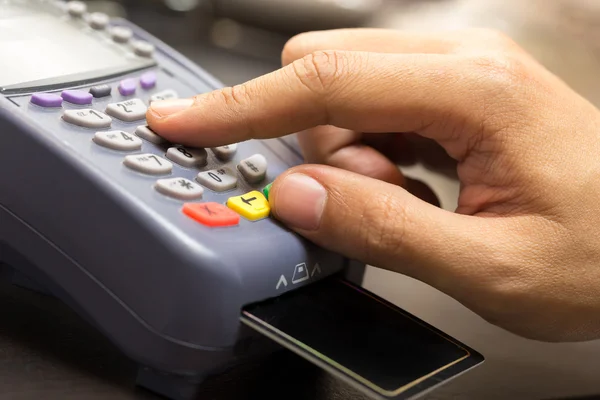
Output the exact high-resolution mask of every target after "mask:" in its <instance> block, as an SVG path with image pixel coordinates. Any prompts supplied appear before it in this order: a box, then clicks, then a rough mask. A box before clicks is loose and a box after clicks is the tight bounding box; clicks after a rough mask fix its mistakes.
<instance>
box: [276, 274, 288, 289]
mask: <svg viewBox="0 0 600 400" xmlns="http://www.w3.org/2000/svg"><path fill="white" fill-rule="evenodd" d="M281 284H283V286H285V287H287V285H288V283H287V280H286V279H285V276H284V275H281V278H279V282H277V286H276V287H275V290H278V289H279V287H280V286H281Z"/></svg>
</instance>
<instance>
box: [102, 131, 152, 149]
mask: <svg viewBox="0 0 600 400" xmlns="http://www.w3.org/2000/svg"><path fill="white" fill-rule="evenodd" d="M92 140H93V141H94V143H96V144H98V145H100V146H103V147H106V148H109V149H112V150H119V151H135V150H139V149H141V148H142V139H140V138H138V137H136V136H133V135H132V134H130V133H127V132H124V131H109V132H96V135H94V138H93V139H92Z"/></svg>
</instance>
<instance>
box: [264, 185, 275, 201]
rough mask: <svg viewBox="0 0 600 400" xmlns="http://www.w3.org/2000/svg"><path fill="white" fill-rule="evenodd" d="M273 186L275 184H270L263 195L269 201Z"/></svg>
mask: <svg viewBox="0 0 600 400" xmlns="http://www.w3.org/2000/svg"><path fill="white" fill-rule="evenodd" d="M272 186H273V182H271V183H269V184H268V185H267V186H265V187H264V188H263V194H264V195H265V198H266V199H267V200H269V194H270V193H271V187H272Z"/></svg>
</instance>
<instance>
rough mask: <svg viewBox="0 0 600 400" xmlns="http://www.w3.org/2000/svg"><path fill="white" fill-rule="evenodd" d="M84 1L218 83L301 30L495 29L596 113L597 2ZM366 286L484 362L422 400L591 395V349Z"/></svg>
mask: <svg viewBox="0 0 600 400" xmlns="http://www.w3.org/2000/svg"><path fill="white" fill-rule="evenodd" d="M88 5H89V8H90V9H93V10H97V11H103V12H107V13H109V14H111V15H115V16H123V17H125V18H128V19H130V20H131V21H133V22H134V23H136V24H138V25H140V26H141V27H143V28H145V29H146V30H148V31H149V32H151V33H153V34H154V35H156V36H157V37H159V38H160V39H162V40H163V41H165V42H167V43H168V44H169V45H171V46H173V47H175V48H176V49H178V50H179V51H181V52H182V53H184V54H185V55H187V56H188V57H189V58H191V59H192V60H194V61H195V62H196V63H198V64H200V65H201V66H202V67H204V68H205V69H206V70H208V71H209V72H210V73H212V74H213V75H214V76H216V77H217V78H218V79H220V80H221V81H222V82H223V83H224V84H226V85H233V84H237V83H241V82H244V81H246V80H249V79H252V78H254V77H256V76H259V75H262V74H264V73H267V72H270V71H272V70H274V69H276V68H278V67H279V66H280V53H281V49H282V48H283V46H284V44H285V42H286V41H287V40H288V39H289V38H290V37H291V36H293V35H294V34H296V33H299V32H302V31H308V30H319V29H332V28H341V27H382V28H389V29H416V30H429V31H433V30H443V29H456V28H462V27H488V28H495V29H498V30H501V31H503V32H505V33H506V34H508V35H509V36H511V37H512V38H513V39H514V40H516V41H517V42H518V43H520V44H521V45H522V46H523V47H524V48H525V49H527V50H528V51H529V52H531V53H532V54H533V55H534V56H535V57H537V58H538V60H540V61H541V62H542V63H543V64H544V65H545V66H546V67H547V68H548V69H550V70H551V71H553V72H554V73H556V74H557V75H559V76H560V77H561V78H563V79H564V80H565V81H566V82H567V83H568V84H570V85H571V86H572V87H573V88H574V89H575V90H576V91H578V92H579V93H580V94H581V95H583V96H585V97H586V98H588V99H589V100H590V101H592V102H593V103H594V104H596V105H600V78H599V77H598V72H599V71H600V0H121V1H100V0H96V1H94V0H91V1H88ZM405 172H406V173H407V174H408V175H412V176H415V177H417V178H420V179H422V180H424V181H426V182H427V183H429V184H430V185H431V186H432V187H433V188H434V190H435V191H436V193H437V194H438V195H439V196H440V198H441V200H442V206H443V207H444V208H447V209H454V207H455V206H456V198H457V193H458V185H457V184H456V182H455V181H454V180H452V179H451V178H448V177H447V176H445V175H440V174H437V173H436V172H435V171H431V170H428V169H427V168H426V167H424V166H421V165H416V166H413V167H410V168H406V169H405ZM365 286H366V287H367V288H369V289H371V290H373V291H374V292H376V293H377V294H379V295H381V296H383V297H385V298H387V299H388V300H390V301H392V302H394V303H396V304H398V305H399V306H401V307H403V308H405V309H406V310H408V311H410V312H412V313H414V314H416V315H418V316H419V317H421V318H423V319H424V320H426V321H427V322H429V323H431V324H433V325H435V326H436V327H438V328H440V329H442V330H444V331H446V332H448V333H449V334H451V335H454V336H455V337H457V338H458V339H460V340H463V341H465V342H466V343H468V344H469V345H471V346H473V347H474V348H476V349H477V350H479V351H481V352H482V353H483V354H484V355H485V356H486V357H487V362H486V363H485V364H484V366H483V367H481V368H478V369H476V370H474V371H473V372H472V373H469V374H466V375H464V376H462V377H460V378H459V379H457V380H455V381H454V382H452V383H451V384H449V385H447V386H445V387H443V388H442V389H440V390H439V391H435V392H433V393H431V394H430V395H428V396H427V397H426V398H427V399H435V398H444V399H449V398H461V399H462V398H468V399H554V398H556V399H558V398H572V397H576V396H584V395H600V343H599V342H591V343H578V344H545V343H537V342H533V341H529V340H525V339H522V338H518V337H515V336H514V335H511V334H509V333H507V332H504V331H503V330H501V329H499V328H496V327H494V326H491V325H489V324H487V323H486V322H484V321H483V320H481V319H480V318H479V317H477V316H476V315H474V314H473V313H471V312H470V311H468V310H466V309H465V308H464V307H462V306H461V305H460V304H458V303H456V302H455V301H454V300H452V299H450V298H448V297H447V296H445V295H443V294H442V293H439V292H437V291H436V290H434V289H432V288H430V287H427V286H426V285H423V284H421V283H420V282H416V281H414V280H411V279H408V278H406V277H402V276H398V275H395V274H391V273H388V272H384V271H380V270H377V269H375V268H370V269H369V271H368V274H367V278H366V282H365ZM599 398H600V397H599Z"/></svg>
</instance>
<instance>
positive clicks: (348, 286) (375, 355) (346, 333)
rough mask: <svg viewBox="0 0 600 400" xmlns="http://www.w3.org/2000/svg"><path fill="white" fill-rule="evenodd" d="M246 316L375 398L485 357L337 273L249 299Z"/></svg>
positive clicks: (434, 381) (404, 391) (424, 386)
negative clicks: (255, 301)
mask: <svg viewBox="0 0 600 400" xmlns="http://www.w3.org/2000/svg"><path fill="white" fill-rule="evenodd" d="M241 320H242V322H243V323H244V324H246V325H248V326H249V327H251V328H253V329H255V330H257V331H258V332H260V333H262V334H264V335H266V336H268V337H269V338H271V339H272V340H274V341H276V342H277V343H279V344H280V345H282V346H284V347H286V348H288V349H290V350H292V351H294V352H295V353H297V354H298V355H300V356H302V357H304V358H306V359H307V360H309V361H311V362H313V363H314V364H316V365H318V366H319V367H321V368H323V369H325V370H326V371H328V372H330V373H332V374H334V375H335V376H337V377H338V378H341V379H343V380H345V381H346V382H347V383H349V384H351V385H353V386H354V387H356V388H357V389H359V390H361V391H363V392H365V393H367V394H368V395H370V396H371V397H373V398H376V399H408V398H413V397H414V396H417V395H420V394H423V393H424V392H425V391H429V390H431V389H433V388H434V387H435V386H438V385H439V384H442V383H444V382H447V381H448V380H450V379H452V378H454V377H456V376H457V375H459V374H462V373H463V372H465V371H466V370H468V369H471V368H472V367H474V366H476V365H478V364H480V363H482V362H483V360H484V359H483V357H482V356H481V354H479V353H477V352H476V351H474V350H473V349H471V348H469V347H467V346H465V345H464V344H462V343H460V342H458V341H457V340H455V339H453V338H451V337H450V336H448V335H446V334H445V333H443V332H441V331H439V330H438V329H436V328H434V327H432V326H430V325H429V324H427V323H425V322H424V321H421V320H420V319H418V318H416V317H415V316H413V315H411V314H409V313H407V312H406V311H404V310H402V309H400V308H398V307H396V306H395V305H393V304H391V303H389V302H387V301H385V300H384V299H382V298H380V297H378V296H376V295H374V294H373V293H370V292H369V291H367V290H365V289H363V288H361V287H358V286H356V285H354V284H352V283H349V282H347V281H345V280H343V279H340V278H338V277H334V278H330V279H325V280H323V281H321V282H318V283H314V284H312V285H309V286H307V287H305V288H302V289H299V290H296V291H292V292H288V293H286V294H284V295H282V296H280V297H277V298H274V299H270V300H267V301H264V302H261V303H258V304H253V305H250V306H248V307H246V308H244V310H243V311H242V316H241Z"/></svg>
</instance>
